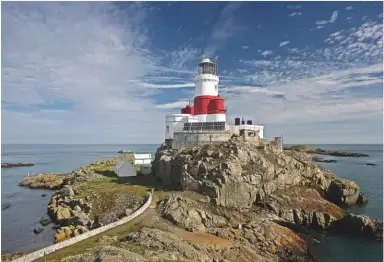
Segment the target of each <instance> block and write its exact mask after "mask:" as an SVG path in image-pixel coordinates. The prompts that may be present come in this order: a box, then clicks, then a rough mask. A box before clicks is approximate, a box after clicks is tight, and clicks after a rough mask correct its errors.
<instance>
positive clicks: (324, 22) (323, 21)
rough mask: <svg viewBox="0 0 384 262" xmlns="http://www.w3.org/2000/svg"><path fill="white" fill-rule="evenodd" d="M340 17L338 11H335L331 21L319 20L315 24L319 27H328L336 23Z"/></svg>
mask: <svg viewBox="0 0 384 262" xmlns="http://www.w3.org/2000/svg"><path fill="white" fill-rule="evenodd" d="M338 15H339V12H338V11H333V12H332V15H331V17H330V18H329V20H318V21H316V22H315V24H317V25H326V24H329V23H331V24H332V23H334V22H336V20H337V17H338Z"/></svg>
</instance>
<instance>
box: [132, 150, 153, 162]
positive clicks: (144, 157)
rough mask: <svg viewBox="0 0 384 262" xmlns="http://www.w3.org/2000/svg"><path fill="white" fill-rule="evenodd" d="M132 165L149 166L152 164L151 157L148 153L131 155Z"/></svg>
mask: <svg viewBox="0 0 384 262" xmlns="http://www.w3.org/2000/svg"><path fill="white" fill-rule="evenodd" d="M133 160H134V161H133V164H134V165H145V164H151V162H152V155H151V154H150V153H148V154H133Z"/></svg>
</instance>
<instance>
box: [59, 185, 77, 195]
mask: <svg viewBox="0 0 384 262" xmlns="http://www.w3.org/2000/svg"><path fill="white" fill-rule="evenodd" d="M61 195H62V196H64V197H73V196H74V195H75V192H74V191H73V189H72V187H71V186H70V185H65V186H64V187H63V188H62V189H61Z"/></svg>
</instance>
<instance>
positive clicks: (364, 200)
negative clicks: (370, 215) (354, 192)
mask: <svg viewBox="0 0 384 262" xmlns="http://www.w3.org/2000/svg"><path fill="white" fill-rule="evenodd" d="M366 203H368V197H367V196H365V195H363V194H362V193H360V194H359V198H358V199H357V204H360V205H362V204H366Z"/></svg>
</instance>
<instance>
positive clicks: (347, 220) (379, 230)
mask: <svg viewBox="0 0 384 262" xmlns="http://www.w3.org/2000/svg"><path fill="white" fill-rule="evenodd" d="M331 230H332V231H334V232H337V233H343V234H348V235H360V236H364V237H367V238H370V239H374V240H380V241H382V240H383V222H382V221H379V220H376V219H371V218H369V217H367V216H361V215H354V214H351V213H348V214H346V215H345V216H344V217H343V219H341V220H338V221H336V222H335V223H333V224H332V227H331Z"/></svg>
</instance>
